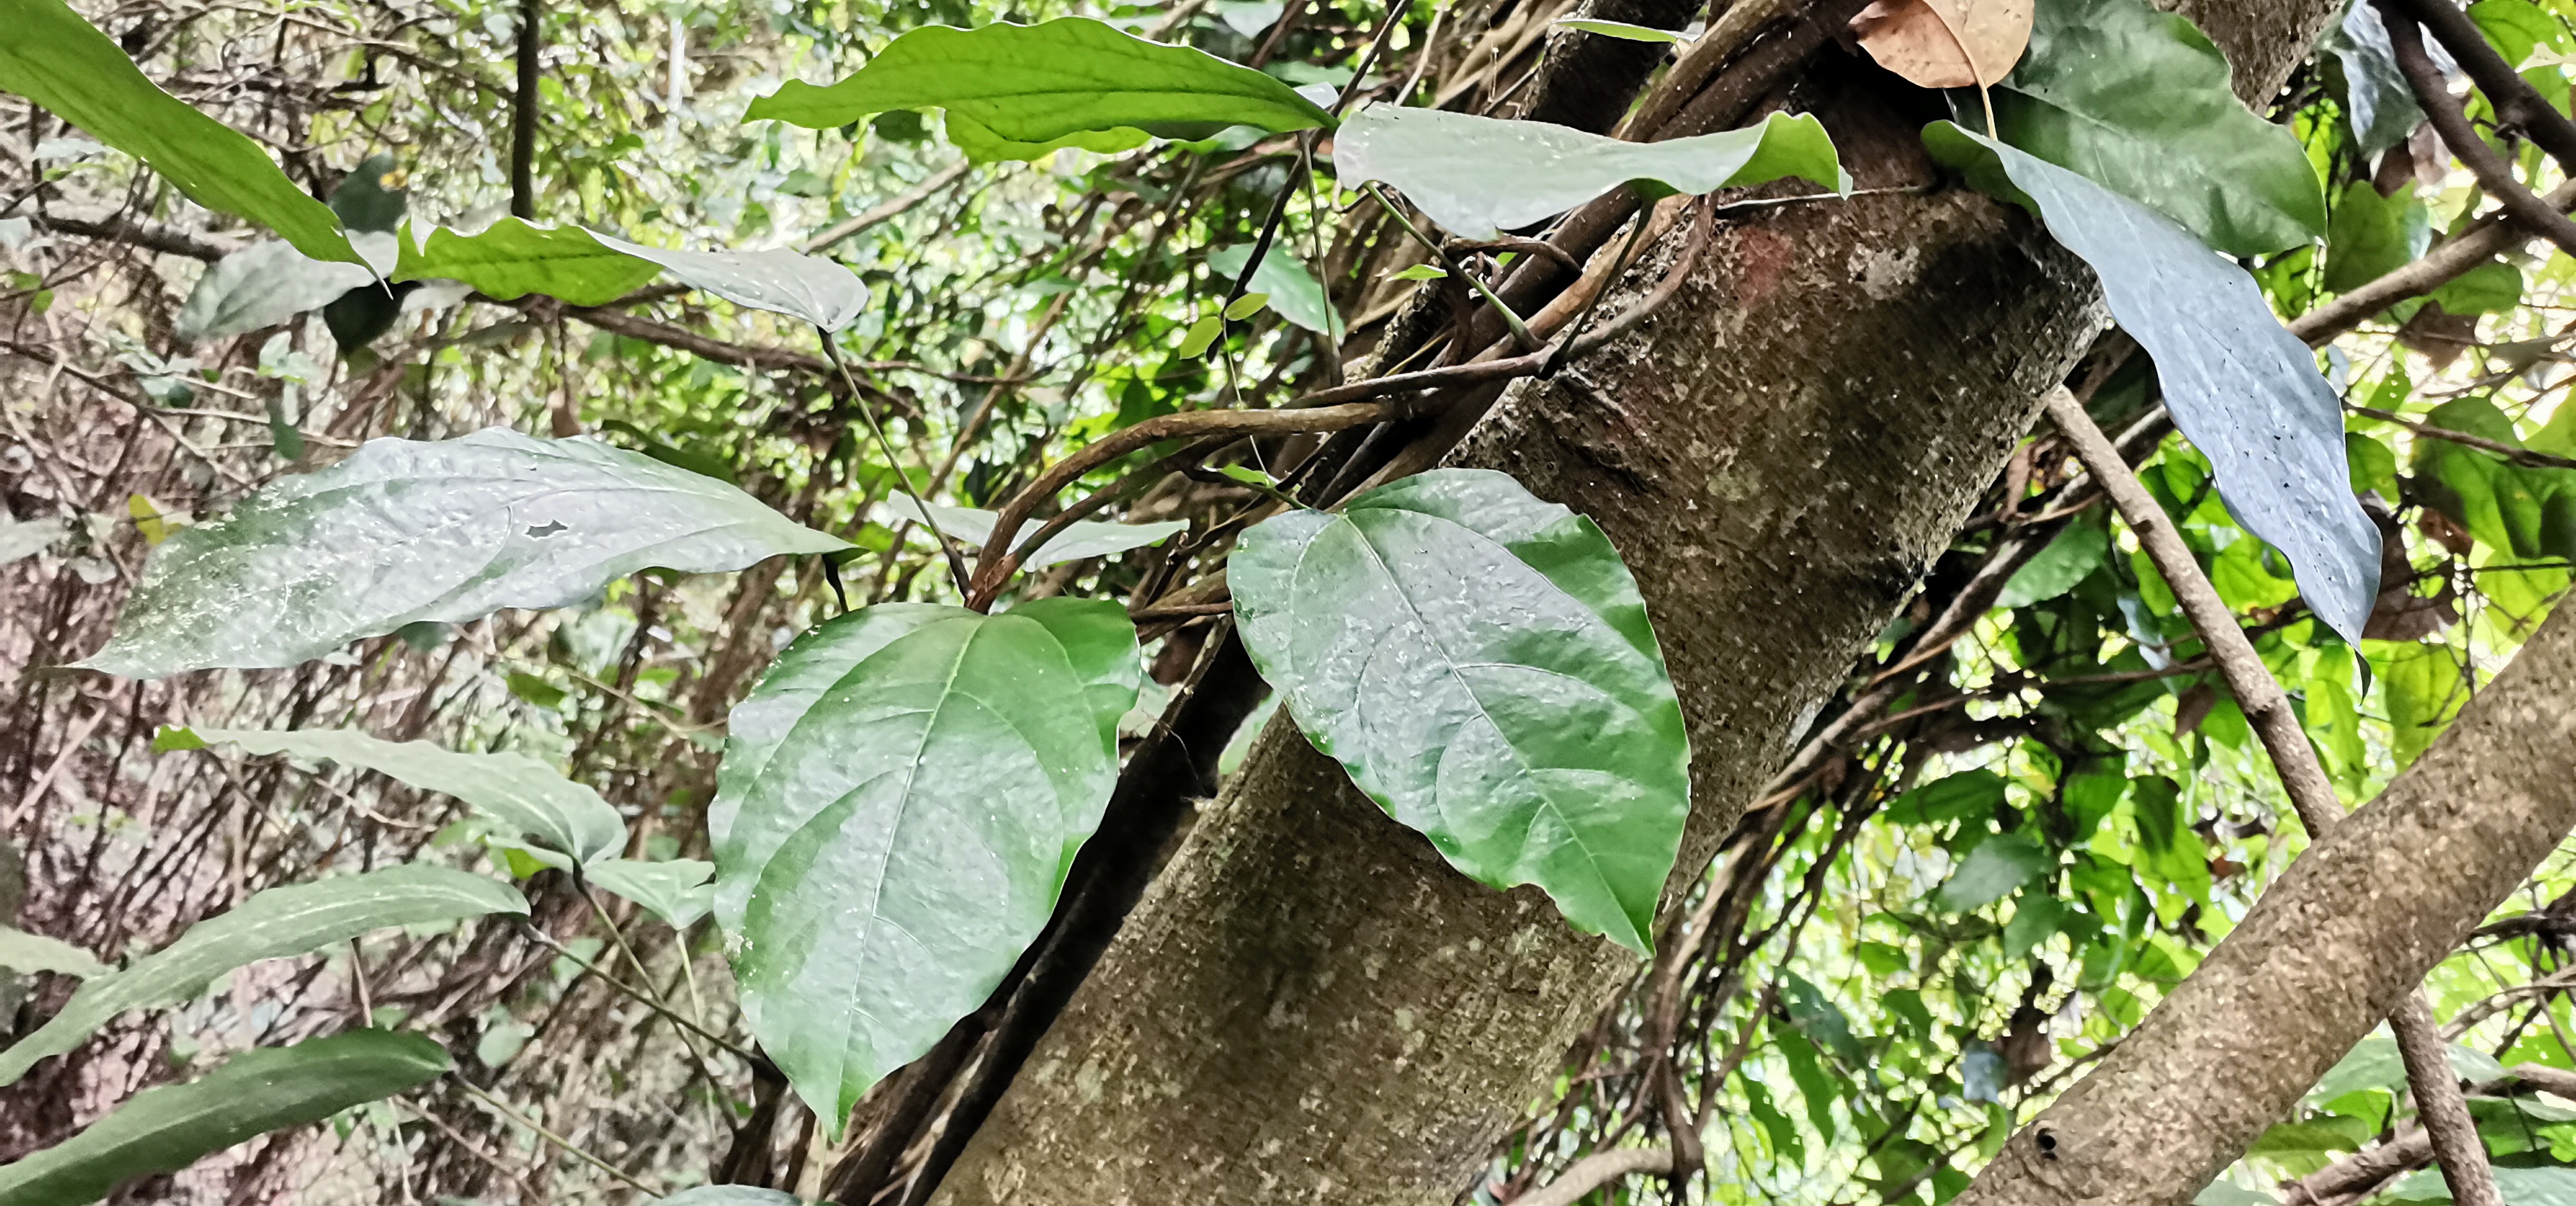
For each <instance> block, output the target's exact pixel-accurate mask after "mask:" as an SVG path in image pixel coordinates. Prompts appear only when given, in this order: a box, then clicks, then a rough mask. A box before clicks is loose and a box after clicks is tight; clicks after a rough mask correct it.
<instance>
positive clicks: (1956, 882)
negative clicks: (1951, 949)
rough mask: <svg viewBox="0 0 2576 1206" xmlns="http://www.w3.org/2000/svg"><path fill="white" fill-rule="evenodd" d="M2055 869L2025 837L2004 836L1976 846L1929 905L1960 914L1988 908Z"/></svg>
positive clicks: (2036, 844)
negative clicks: (1932, 904)
mask: <svg viewBox="0 0 2576 1206" xmlns="http://www.w3.org/2000/svg"><path fill="white" fill-rule="evenodd" d="M2056 865H2057V856H2056V855H2055V854H2054V853H2052V852H2050V851H2049V849H2048V848H2047V847H2046V846H2043V845H2041V844H2040V843H2039V841H2038V839H2036V838H2033V837H2031V836H2030V835H2029V834H2027V833H2019V832H2016V833H2005V834H1998V835H1996V836H1994V837H1991V838H1988V839H1986V840H1985V841H1982V842H1979V843H1977V848H1976V849H1974V850H1971V851H1969V852H1968V857H1967V858H1965V859H1963V860H1961V861H1960V863H1959V869H1958V870H1956V871H1953V872H1951V873H1950V878H1949V880H1948V881H1946V882H1944V883H1943V884H1942V885H1941V888H1940V890H1939V891H1937V892H1935V893H1933V894H1932V900H1933V903H1935V904H1938V905H1940V906H1941V907H1942V908H1945V909H1948V910H1951V911H1952V912H1958V913H1964V912H1966V911H1968V910H1970V909H1973V908H1976V907H1978V906H1980V905H1986V904H1992V903H1994V902H1995V901H1998V900H2002V899H2003V898H2004V897H2006V896H2009V895H2011V894H2012V891H2013V889H2015V888H2018V887H2020V886H2022V885H2023V884H2026V883H2029V882H2030V881H2031V880H2034V879H2037V878H2038V877H2039V876H2040V875H2041V874H2042V873H2044V872H2046V871H2047V870H2048V869H2049V868H2051V867H2054V866H2056Z"/></svg>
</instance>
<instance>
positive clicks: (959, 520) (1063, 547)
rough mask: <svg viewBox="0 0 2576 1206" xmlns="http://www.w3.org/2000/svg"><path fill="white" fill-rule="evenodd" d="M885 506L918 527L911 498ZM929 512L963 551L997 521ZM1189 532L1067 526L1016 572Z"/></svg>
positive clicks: (989, 515)
mask: <svg viewBox="0 0 2576 1206" xmlns="http://www.w3.org/2000/svg"><path fill="white" fill-rule="evenodd" d="M884 505H885V508H886V509H887V510H888V511H891V512H893V513H894V517H895V522H897V523H901V522H902V521H904V520H907V519H909V520H912V521H913V522H915V523H919V522H921V518H922V508H921V507H920V506H918V505H916V504H914V502H913V501H912V500H911V499H910V498H907V497H904V496H903V495H896V496H894V497H893V498H889V499H887V500H886V501H885V504H884ZM929 510H930V518H931V519H933V520H936V521H938V524H939V530H940V531H941V532H942V533H945V534H946V535H947V536H948V538H949V539H951V540H954V541H956V542H958V543H959V544H962V545H965V546H966V547H968V548H982V547H983V545H984V542H985V541H987V540H990V539H992V538H993V525H994V524H995V523H997V522H999V521H1000V520H1001V518H1002V517H1001V516H1000V515H998V514H995V513H994V512H991V511H986V510H983V509H981V508H978V507H952V506H949V505H947V504H945V503H931V504H929ZM1189 530H1190V522H1189V521H1188V520H1186V519H1166V520H1160V521H1157V522H1154V523H1097V522H1093V521H1091V520H1082V521H1079V522H1076V523H1072V524H1068V525H1066V526H1065V529H1064V530H1063V531H1061V532H1058V533H1056V534H1055V535H1054V536H1052V537H1049V538H1048V539H1047V542H1046V543H1045V544H1042V545H1040V546H1038V548H1037V551H1036V552H1034V553H1031V554H1030V555H1028V556H1027V557H1025V558H1023V559H1021V561H1020V568H1022V569H1044V568H1046V567H1047V566H1050V565H1057V564H1060V563H1063V562H1066V561H1082V560H1085V559H1088V558H1092V557H1106V556H1109V555H1110V554H1112V553H1123V552H1126V551H1127V550H1129V549H1134V548H1143V547H1144V546H1146V545H1149V544H1152V543H1154V542H1155V541H1158V540H1162V539H1165V538H1167V537H1171V536H1177V535H1179V534H1180V533H1182V532H1186V531H1189ZM1036 532H1037V528H1036V526H1035V525H1027V526H1023V527H1022V528H1021V529H1020V532H1019V536H1018V537H1017V539H1020V540H1026V539H1028V538H1029V537H1030V536H1032V535H1034V534H1035V533H1036Z"/></svg>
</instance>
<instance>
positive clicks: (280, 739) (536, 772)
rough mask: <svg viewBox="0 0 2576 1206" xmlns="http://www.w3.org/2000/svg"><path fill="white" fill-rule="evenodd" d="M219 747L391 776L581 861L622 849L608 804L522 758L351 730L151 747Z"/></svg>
mask: <svg viewBox="0 0 2576 1206" xmlns="http://www.w3.org/2000/svg"><path fill="white" fill-rule="evenodd" d="M218 743H220V744H228V745H234V746H239V747H240V748H241V750H242V752H244V753H248V754H286V755H288V756H290V757H295V758H301V759H304V760H306V761H330V762H337V763H339V764H340V765H342V766H354V767H357V768H358V769H360V770H371V771H378V772H381V773H383V774H387V775H391V776H393V777H394V778H396V779H400V780H402V781H403V782H405V783H408V784H410V785H412V786H413V787H417V788H419V789H421V790H422V791H432V792H437V793H438V794H440V795H444V796H454V797H456V798H457V799H458V800H461V801H463V802H465V803H466V804H468V805H470V806H472V807H474V808H476V809H479V810H481V811H483V812H487V813H490V814H491V815H492V816H493V817H494V818H495V819H497V820H499V821H501V822H502V823H503V824H505V825H507V826H509V827H510V831H511V832H512V833H514V834H523V835H525V836H528V837H532V838H535V839H536V840H537V841H539V842H541V843H543V844H544V845H546V846H547V847H548V848H550V849H553V850H557V851H561V852H562V853H565V854H569V855H571V856H572V857H573V858H575V859H577V860H581V861H588V860H590V859H594V858H598V857H600V856H601V855H603V854H608V853H611V852H614V851H615V850H616V849H617V848H618V847H620V846H623V845H625V844H626V821H625V818H623V817H620V816H618V815H617V810H616V809H615V808H612V807H610V806H609V803H608V801H606V800H603V799H600V798H599V793H598V792H595V791H592V790H591V789H590V788H589V787H588V786H586V785H584V784H580V783H575V782H573V781H572V780H570V779H567V778H564V777H563V774H562V773H561V772H559V771H557V770H556V769H555V768H554V767H551V766H548V765H546V764H545V763H543V762H539V761H537V760H536V759H534V758H531V757H529V756H527V755H526V754H520V753H498V754H460V753H457V752H455V751H454V750H448V749H441V748H440V747H438V746H436V745H433V744H431V743H429V742H426V741H402V742H394V741H385V740H382V739H380V738H376V737H370V736H368V735H367V734H365V733H360V732H356V731H353V730H349V729H292V730H267V731H253V730H241V729H194V730H190V729H168V730H164V731H163V733H162V735H161V736H158V737H155V738H154V739H153V742H152V744H153V748H155V749H161V750H174V749H203V748H204V747H205V746H207V745H210V744H218Z"/></svg>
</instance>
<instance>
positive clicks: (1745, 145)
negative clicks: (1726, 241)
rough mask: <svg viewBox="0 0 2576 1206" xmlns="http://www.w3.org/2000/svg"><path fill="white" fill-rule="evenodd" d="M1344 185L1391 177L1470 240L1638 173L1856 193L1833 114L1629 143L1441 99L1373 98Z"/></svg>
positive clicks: (1346, 152) (1345, 166)
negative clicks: (1437, 103)
mask: <svg viewBox="0 0 2576 1206" xmlns="http://www.w3.org/2000/svg"><path fill="white" fill-rule="evenodd" d="M1333 168H1334V170H1335V171H1336V172H1338V173H1339V174H1340V176H1341V179H1342V182H1343V184H1345V185H1346V186H1347V185H1356V184H1358V183H1359V182H1360V181H1362V180H1382V181H1385V182H1386V183H1388V184H1392V185H1394V186H1395V187H1397V188H1399V189H1402V190H1404V195H1405V197H1406V199H1408V200H1410V201H1412V202H1413V203H1414V204H1415V205H1417V206H1420V207H1421V208H1422V212H1423V213H1425V214H1428V215H1430V217H1431V220H1432V221H1434V222H1437V223H1439V224H1440V225H1441V226H1442V227H1444V228H1445V229H1447V230H1448V231H1449V233H1451V234H1454V235H1458V236H1460V237H1463V238H1470V239H1483V238H1492V237H1493V236H1494V235H1495V234H1496V233H1498V232H1499V231H1502V230H1509V229H1514V228H1517V227H1522V226H1527V225H1530V224H1531V223H1533V222H1537V221H1539V220H1540V219H1543V218H1548V217H1552V216H1554V215H1556V214H1560V213H1563V212H1565V211H1566V210H1569V209H1572V208H1574V207H1575V206H1578V205H1581V204H1583V203H1584V202H1586V201H1589V200H1591V199H1593V198H1594V197H1598V196H1600V195H1601V194H1603V193H1606V192H1609V191H1610V190H1612V189H1615V188H1618V187H1620V186H1622V185H1625V184H1629V183H1631V182H1646V183H1651V184H1655V185H1661V186H1663V187H1665V188H1669V189H1671V190H1673V191H1675V192H1683V193H1705V192H1709V191H1712V190H1714V189H1721V188H1733V187H1739V186H1744V185H1753V184H1762V183H1766V182H1768V181H1772V180H1779V179H1783V178H1785V177H1789V176H1802V177H1805V178H1806V179H1807V180H1809V181H1811V182H1813V183H1815V184H1816V185H1818V186H1819V187H1823V188H1829V189H1836V190H1844V191H1847V190H1848V189H1849V188H1850V185H1851V178H1850V175H1849V174H1848V173H1846V172H1844V171H1843V170H1842V162H1841V160H1840V159H1838V158H1837V157H1836V156H1835V153H1834V142H1833V139H1832V137H1830V136H1829V135H1827V134H1826V133H1825V127H1824V124H1823V123H1821V122H1818V121H1817V120H1816V119H1815V118H1813V117H1811V116H1808V115H1806V114H1803V113H1801V114H1796V115H1792V114H1787V113H1774V114H1772V115H1771V116H1770V117H1768V118H1766V119H1764V120H1763V122H1762V124H1761V125H1758V126H1748V127H1746V128H1744V129H1741V130H1727V131H1723V132H1721V133H1717V134H1701V135H1698V136H1695V137H1691V138H1673V139H1667V140H1665V141H1663V142H1623V141H1621V140H1619V139H1616V138H1605V137H1603V136H1601V135H1598V134H1590V133H1586V132H1584V131H1581V130H1576V129H1573V128H1570V127H1567V126H1558V125H1550V124H1548V123H1546V122H1535V121H1505V120H1502V119H1500V118H1492V117H1478V116H1476V115H1474V114H1472V113H1450V112H1446V111H1444V110H1439V109H1402V108H1397V107H1395V106H1393V105H1382V104H1371V105H1364V106H1362V107H1361V108H1360V110H1359V111H1358V112H1357V113H1354V114H1352V115H1351V116H1350V118H1349V119H1348V120H1346V121H1344V122H1343V123H1342V128H1341V130H1340V132H1339V133H1338V134H1336V135H1335V137H1334V141H1333Z"/></svg>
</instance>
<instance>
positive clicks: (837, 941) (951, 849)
mask: <svg viewBox="0 0 2576 1206" xmlns="http://www.w3.org/2000/svg"><path fill="white" fill-rule="evenodd" d="M1104 608H1105V609H1107V610H1106V611H1105V612H1104V611H1102V610H1101V609H1104ZM1112 621H1114V623H1115V624H1116V625H1118V626H1120V627H1124V625H1125V623H1126V621H1125V617H1124V614H1123V612H1119V611H1118V610H1117V608H1116V605H1115V604H1105V603H1089V604H1082V603H1077V602H1073V601H1067V602H1066V603H1065V604H1062V605H1059V606H1057V607H1053V608H1047V607H1041V606H1040V605H1037V604H1030V605H1028V606H1026V607H1023V608H1022V609H1020V610H1019V611H1014V612H1011V613H1006V614H1003V615H998V616H983V615H978V614H976V613H974V612H971V611H967V610H965V609H963V608H954V607H939V606H933V605H928V604H889V605H883V606H878V607H872V608H867V609H865V610H862V611H857V612H853V613H850V614H849V615H845V616H841V617H839V618H836V619H834V620H831V621H828V622H826V623H824V624H822V625H819V626H817V627H815V628H814V629H812V630H810V631H808V632H807V633H806V634H805V635H804V636H802V637H799V638H798V639H797V640H796V642H795V643H794V644H791V645H790V646H788V648H787V649H786V651H785V652H783V653H781V654H780V655H779V658H778V661H777V662H776V663H775V664H774V665H773V666H772V667H771V669H770V672H769V673H768V674H767V675H766V676H764V677H763V679H762V680H761V683H760V685H759V686H758V687H756V688H755V689H754V690H753V691H752V694H751V697H750V698H749V699H747V700H745V701H744V702H743V704H742V705H741V706H740V707H738V708H736V709H734V712H733V715H732V721H731V725H730V728H729V730H728V738H727V741H726V746H725V758H724V762H723V765H722V767H721V768H720V770H719V772H718V786H717V793H716V800H715V802H714V804H713V805H712V806H711V807H710V808H709V810H708V826H709V832H710V834H711V835H712V837H713V839H714V843H715V851H716V903H715V913H716V920H717V922H718V924H720V925H722V926H723V927H724V929H725V931H726V933H727V935H728V936H729V937H730V938H731V940H732V941H731V951H732V958H733V965H734V973H735V978H736V980H737V982H738V983H739V984H740V986H741V992H742V1001H743V1012H744V1015H745V1017H746V1019H747V1020H748V1021H749V1023H750V1026H751V1030H752V1033H753V1034H754V1035H756V1036H758V1037H759V1039H760V1042H761V1046H762V1048H763V1049H764V1050H765V1051H767V1052H768V1053H769V1054H770V1056H771V1057H772V1058H774V1059H776V1060H777V1061H778V1064H779V1066H780V1067H781V1068H782V1069H784V1070H785V1071H786V1072H787V1075H788V1079H789V1081H790V1082H791V1083H793V1084H794V1085H795V1087H796V1090H797V1092H798V1093H799V1094H800V1095H801V1096H803V1097H804V1098H805V1100H806V1101H807V1102H809V1103H811V1104H812V1105H813V1106H814V1108H815V1110H816V1112H817V1113H819V1114H821V1115H822V1116H823V1117H826V1118H841V1117H846V1116H847V1114H848V1112H849V1108H850V1106H851V1104H852V1103H853V1102H855V1101H856V1100H857V1099H858V1096H859V1094H861V1093H863V1092H865V1091H866V1089H867V1088H868V1086H870V1085H872V1084H874V1083H876V1081H877V1080H878V1079H879V1078H881V1077H883V1076H884V1075H885V1074H886V1073H888V1072H890V1071H892V1070H894V1069H895V1068H896V1067H899V1066H901V1065H902V1064H904V1063H906V1062H908V1061H910V1060H911V1059H913V1058H915V1057H916V1056H918V1055H920V1054H921V1053H922V1052H924V1051H926V1050H928V1049H929V1048H930V1047H931V1045H932V1044H933V1043H936V1042H937V1041H938V1039H939V1037H940V1036H941V1035H942V1034H944V1033H946V1032H947V1030H948V1028H949V1026H950V1025H951V1024H953V1023H954V1022H955V1021H956V1020H957V1019H958V1018H960V1017H963V1016H965V1015H966V1014H967V1013H968V1012H971V1011H972V1010H974V1009H975V1008H976V1007H977V1006H979V1005H981V1004H982V1003H983V1001H984V999H985V997H987V996H988V995H990V994H991V992H992V990H993V987H994V985H995V984H997V983H999V982H1000V980H1001V978H1002V976H1003V974H1004V973H1005V972H1007V971H1009V970H1010V967H1011V964H1012V963H1013V962H1014V961H1015V960H1017V959H1018V957H1019V955H1020V952H1021V950H1022V949H1023V948H1025V947H1026V946H1027V944H1028V943H1029V942H1030V940H1032V939H1034V938H1035V937H1036V936H1037V933H1038V930H1039V929H1040V927H1042V926H1043V925H1044V924H1045V922H1046V918H1047V915H1048V914H1049V913H1050V912H1051V911H1052V910H1053V908H1054V906H1055V899H1056V894H1057V893H1058V891H1060V890H1061V888H1062V886H1063V882H1064V873H1065V870H1066V868H1067V867H1069V866H1070V865H1071V862H1072V859H1073V855H1074V852H1075V851H1076V850H1077V849H1079V848H1080V846H1081V844H1082V842H1083V841H1084V840H1085V839H1086V838H1088V837H1090V835H1091V832H1092V830H1093V829H1095V828H1097V827H1098V826H1099V823H1100V814H1101V810H1102V809H1103V808H1104V807H1106V806H1107V803H1108V799H1109V791H1110V789H1111V787H1112V786H1114V785H1115V782H1116V779H1117V767H1118V763H1117V755H1116V744H1115V720H1114V716H1115V715H1116V714H1123V713H1124V712H1125V711H1126V710H1127V708H1129V707H1132V706H1133V705H1134V701H1135V692H1134V690H1133V688H1132V687H1126V688H1124V689H1121V688H1119V687H1118V683H1119V681H1120V680H1121V679H1122V678H1123V677H1124V676H1126V675H1130V674H1133V673H1134V670H1132V669H1131V667H1133V666H1134V665H1135V663H1136V654H1135V636H1134V632H1133V630H1132V628H1130V629H1126V630H1125V632H1124V635H1123V646H1124V652H1123V656H1118V655H1115V653H1114V651H1115V650H1116V647H1117V646H1119V645H1120V644H1121V643H1122V640H1121V639H1104V636H1105V635H1114V634H1104V632H1103V625H1104V624H1106V623H1109V622H1112ZM1059 631H1062V632H1064V633H1066V634H1067V637H1059V636H1058V635H1057V634H1058V632H1059ZM1068 638H1069V639H1070V640H1071V641H1072V644H1073V646H1074V648H1073V650H1072V651H1070V652H1069V651H1068V647H1067V639H1068ZM1126 681H1128V682H1132V681H1133V680H1132V679H1127V680H1126ZM1086 701H1087V702H1088V703H1089V704H1090V705H1091V706H1090V707H1089V708H1086V707H1084V706H1083V704H1084V702H1086ZM1113 707H1114V709H1115V712H1114V713H1112V712H1111V709H1112V708H1113ZM1103 714H1110V715H1111V719H1110V720H1109V722H1108V723H1105V724H1104V723H1103V722H1102V720H1101V717H1102V715H1103Z"/></svg>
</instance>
